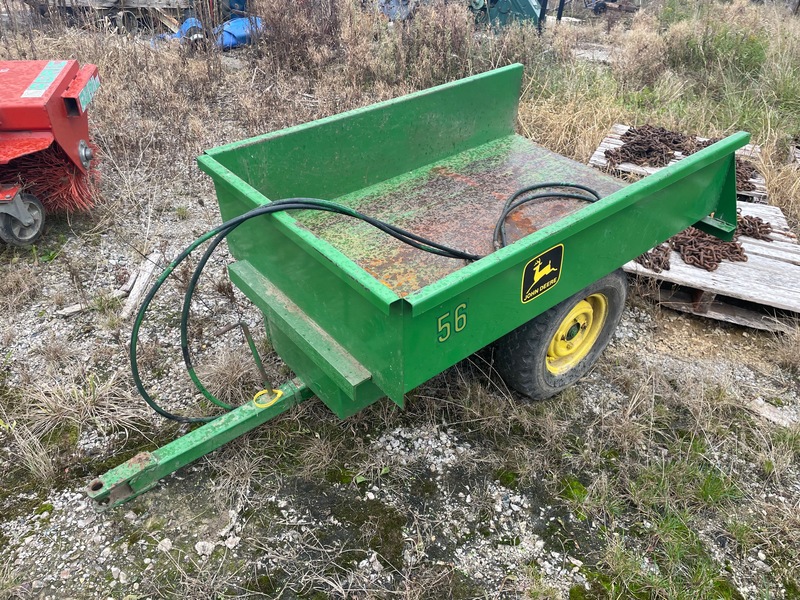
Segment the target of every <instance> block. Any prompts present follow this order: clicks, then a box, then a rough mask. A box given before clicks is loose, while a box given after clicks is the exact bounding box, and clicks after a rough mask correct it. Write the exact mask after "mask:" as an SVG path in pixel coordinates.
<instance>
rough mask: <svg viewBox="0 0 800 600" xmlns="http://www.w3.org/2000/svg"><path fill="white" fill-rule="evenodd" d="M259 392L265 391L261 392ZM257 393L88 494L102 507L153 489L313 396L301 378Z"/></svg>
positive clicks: (97, 482)
mask: <svg viewBox="0 0 800 600" xmlns="http://www.w3.org/2000/svg"><path fill="white" fill-rule="evenodd" d="M259 394H261V393H260V392H259ZM265 396H267V394H263V395H257V397H256V398H255V399H253V400H251V401H250V402H248V403H247V404H244V405H242V406H240V407H239V408H237V409H235V410H232V411H231V412H229V413H226V414H224V415H222V416H221V417H219V418H218V419H215V420H213V421H211V422H210V423H207V424H206V425H203V426H202V427H199V428H198V429H195V430H194V431H191V432H189V433H187V434H186V435H184V436H183V437H180V438H178V439H177V440H175V441H173V442H170V443H169V444H167V445H166V446H162V447H161V448H159V449H158V450H154V451H152V452H140V453H139V454H137V455H136V456H134V457H133V458H131V459H130V460H129V461H127V462H125V463H123V464H121V465H119V466H118V467H116V468H114V469H112V470H110V471H109V472H108V473H105V474H104V475H101V476H100V477H98V478H97V479H94V480H93V481H92V482H91V483H89V485H88V486H87V487H86V494H87V495H88V496H89V498H91V499H92V500H93V501H94V503H95V506H96V507H97V508H99V509H100V510H106V509H109V508H113V507H115V506H119V505H120V504H122V503H124V502H127V501H128V500H130V499H132V498H135V497H136V496H138V495H140V494H143V493H144V492H146V491H147V490H150V489H152V488H153V487H154V486H155V485H156V484H157V483H158V481H159V480H160V479H161V478H163V477H166V476H167V475H169V474H170V473H172V472H173V471H176V470H177V469H180V468H181V467H183V466H185V465H187V464H189V463H190V462H192V461H194V460H197V459H198V458H200V457H201V456H203V455H205V454H208V453H209V452H211V451H213V450H216V449H217V448H219V447H220V446H222V445H223V444H226V443H228V442H230V441H231V440H233V439H235V438H237V437H239V436H240V435H242V434H244V433H247V432H248V431H250V430H251V429H254V428H256V427H258V426H259V425H261V424H263V423H265V422H267V421H269V420H270V419H272V418H274V417H276V416H278V415H279V414H281V413H282V412H284V411H287V410H289V409H290V408H292V407H293V406H296V405H298V404H300V403H301V402H302V401H304V400H307V399H308V398H310V397H311V396H312V392H311V390H309V389H308V387H307V386H306V385H304V384H303V383H302V382H300V381H298V380H293V381H290V382H288V383H286V384H284V385H282V386H281V387H280V388H279V389H278V390H272V395H271V397H269V398H267V397H265Z"/></svg>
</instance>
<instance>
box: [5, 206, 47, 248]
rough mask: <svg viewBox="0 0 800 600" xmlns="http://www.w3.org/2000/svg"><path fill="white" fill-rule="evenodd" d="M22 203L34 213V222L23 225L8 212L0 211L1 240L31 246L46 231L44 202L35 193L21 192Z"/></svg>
mask: <svg viewBox="0 0 800 600" xmlns="http://www.w3.org/2000/svg"><path fill="white" fill-rule="evenodd" d="M21 196H22V203H23V204H25V206H26V208H27V209H28V212H30V213H31V215H33V218H34V219H33V224H32V225H30V226H29V227H22V225H21V223H20V222H19V221H18V220H17V219H15V218H14V217H12V216H11V215H9V214H8V213H0V240H3V241H4V242H6V243H7V244H11V245H12V246H30V245H31V244H35V243H36V242H38V241H39V238H40V237H42V233H43V232H44V220H45V212H44V207H43V206H42V203H41V202H39V199H38V198H37V197H36V196H34V195H33V194H25V193H23V194H21Z"/></svg>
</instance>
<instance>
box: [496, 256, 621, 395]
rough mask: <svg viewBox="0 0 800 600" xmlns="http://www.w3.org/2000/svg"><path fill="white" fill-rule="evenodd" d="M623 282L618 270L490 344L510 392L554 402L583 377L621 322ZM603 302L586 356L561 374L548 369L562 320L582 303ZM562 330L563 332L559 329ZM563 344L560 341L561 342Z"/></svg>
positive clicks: (499, 370) (499, 371) (497, 365)
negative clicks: (599, 321)
mask: <svg viewBox="0 0 800 600" xmlns="http://www.w3.org/2000/svg"><path fill="white" fill-rule="evenodd" d="M627 294H628V281H627V278H626V276H625V273H624V272H623V271H622V270H621V269H618V270H617V271H614V272H613V273H611V274H609V275H606V276H605V277H603V278H602V279H600V280H598V281H596V282H594V283H593V284H592V285H590V286H588V287H587V288H585V289H583V290H581V291H580V292H578V293H577V294H575V295H573V296H571V297H570V298H567V299H566V300H564V301H563V302H561V303H560V304H557V305H556V306H554V307H553V308H551V309H550V310H548V311H545V312H543V313H542V314H541V315H539V316H538V317H535V318H534V319H532V320H530V321H528V322H527V323H525V324H524V325H522V326H520V327H518V328H517V329H515V330H514V331H512V332H510V333H508V334H507V335H505V336H503V337H502V338H500V339H499V340H497V342H495V358H494V365H495V368H496V369H497V371H498V373H500V376H501V377H502V378H503V379H504V380H505V382H506V383H507V384H508V385H509V386H510V387H511V388H513V389H515V390H517V391H518V392H520V393H521V394H524V395H526V396H528V397H530V398H531V399H533V400H544V399H545V398H549V397H551V396H554V395H555V394H557V393H558V392H560V391H561V390H563V389H564V388H567V387H569V386H570V385H572V384H573V383H575V382H576V381H578V379H580V378H581V377H583V376H584V375H586V373H587V372H588V371H589V369H590V368H591V367H592V365H594V363H595V361H597V359H598V357H599V356H600V354H601V353H602V352H603V350H605V347H606V346H607V345H608V343H609V342H610V341H611V337H612V336H613V335H614V331H615V330H616V328H617V325H618V324H619V320H620V318H621V317H622V311H623V309H624V308H625V299H626V297H627ZM598 297H601V298H604V299H605V302H606V307H607V308H606V313H605V319H604V321H603V322H602V324H598V327H599V332H598V333H597V337H596V339H595V340H594V342H593V343H591V346H590V347H589V348H588V352H587V353H586V355H585V356H583V357H582V358H580V360H578V361H577V362H576V364H574V365H573V366H571V367H569V368H568V369H567V370H566V371H564V372H559V373H557V374H556V373H553V372H551V369H550V368H548V348H549V347H550V342H551V341H553V340H554V338H555V336H556V333H557V332H558V331H559V328H560V327H562V324H564V323H566V321H565V319H566V318H567V317H568V316H569V315H570V313H571V312H572V311H573V309H574V308H576V307H578V305H579V303H581V302H582V301H583V300H585V299H589V298H593V299H595V298H598ZM562 330H563V329H562ZM562 339H563V338H562Z"/></svg>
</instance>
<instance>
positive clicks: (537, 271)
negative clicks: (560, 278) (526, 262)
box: [527, 258, 558, 294]
mask: <svg viewBox="0 0 800 600" xmlns="http://www.w3.org/2000/svg"><path fill="white" fill-rule="evenodd" d="M541 267H542V259H541V258H537V259H536V262H535V263H533V283H532V284H531V286H530V287H529V288H528V291H527V293H528V294H529V293H530V291H531V290H532V289H533V287H534V286H535V285H536V284H537V283H539V280H540V279H541V278H542V277H544V276H545V275H549V274H550V273H555V272H557V271H558V269H556V268H555V267H554V266H553V261H552V260H549V261H547V266H546V267H545V268H544V269H542V268H541Z"/></svg>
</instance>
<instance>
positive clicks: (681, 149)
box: [605, 125, 772, 273]
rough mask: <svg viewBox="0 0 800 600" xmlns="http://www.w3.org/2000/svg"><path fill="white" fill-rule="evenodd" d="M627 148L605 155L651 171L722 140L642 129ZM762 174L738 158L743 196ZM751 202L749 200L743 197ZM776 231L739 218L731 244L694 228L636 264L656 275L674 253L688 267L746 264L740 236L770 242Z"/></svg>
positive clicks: (630, 134)
mask: <svg viewBox="0 0 800 600" xmlns="http://www.w3.org/2000/svg"><path fill="white" fill-rule="evenodd" d="M620 140H621V141H622V142H623V145H622V146H620V147H619V148H614V149H611V150H606V151H605V157H606V160H607V161H608V163H609V165H610V166H616V165H618V164H620V163H624V162H627V163H632V164H635V165H642V166H647V167H665V166H667V165H668V164H669V163H670V162H672V161H673V160H675V159H676V158H678V156H677V155H676V153H680V154H681V155H683V156H689V155H690V154H694V153H695V152H697V151H699V150H702V149H703V148H706V147H708V146H710V145H711V144H713V143H715V142H717V141H719V138H711V139H707V140H706V139H702V140H701V139H697V138H696V137H693V136H689V135H685V134H683V133H680V132H677V131H670V130H669V129H664V128H663V127H656V126H653V125H642V126H641V127H631V128H630V129H628V130H627V131H626V132H625V133H623V134H622V135H621V136H620ZM757 174H758V171H757V170H756V167H755V165H753V163H752V162H750V161H749V160H746V159H743V158H741V157H738V156H737V157H736V189H737V190H738V191H740V192H744V191H752V190H754V189H755V186H754V185H753V183H752V182H751V181H750V179H751V178H752V177H754V176H756V175H757ZM740 198H741V199H743V200H747V198H746V197H744V196H740ZM771 232H772V227H771V226H770V224H769V223H765V222H764V221H763V220H762V219H760V218H758V217H751V216H742V215H739V220H738V226H737V229H736V237H735V238H734V240H733V241H731V242H723V241H722V240H720V239H719V238H716V237H714V236H712V235H708V234H707V233H704V232H702V231H700V230H699V229H696V228H694V227H690V228H689V229H687V230H686V231H683V232H681V233H679V234H678V235H676V236H674V237H673V238H671V239H670V240H668V241H667V242H666V243H665V244H661V245H660V246H657V247H656V248H653V249H652V250H650V251H649V252H646V253H645V254H642V255H641V256H639V257H638V258H636V259H635V262H637V263H638V264H640V265H642V266H643V267H645V268H646V269H650V270H651V271H654V272H656V273H660V272H662V271H667V270H669V268H670V255H671V253H672V251H673V250H674V251H675V252H677V253H678V254H680V256H681V258H682V259H683V262H685V263H686V264H688V265H692V266H695V267H698V268H700V269H705V270H706V271H714V270H715V269H716V268H717V267H718V266H719V265H720V263H721V262H722V261H723V260H729V261H732V262H744V261H746V260H747V255H746V254H745V253H744V249H743V248H742V245H741V244H740V243H739V242H738V241H737V239H738V237H739V236H740V235H744V236H747V237H752V238H755V239H761V240H767V241H769V234H770V233H771Z"/></svg>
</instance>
